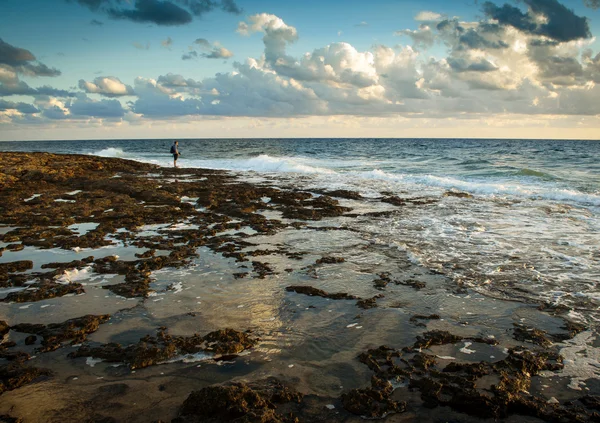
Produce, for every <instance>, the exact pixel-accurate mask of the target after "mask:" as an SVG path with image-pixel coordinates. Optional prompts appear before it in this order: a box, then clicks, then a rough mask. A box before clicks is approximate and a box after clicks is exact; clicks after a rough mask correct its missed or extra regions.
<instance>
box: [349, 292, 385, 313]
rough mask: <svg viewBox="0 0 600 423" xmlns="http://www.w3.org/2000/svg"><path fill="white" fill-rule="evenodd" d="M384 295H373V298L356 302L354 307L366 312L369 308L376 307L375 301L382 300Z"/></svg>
mask: <svg viewBox="0 0 600 423" xmlns="http://www.w3.org/2000/svg"><path fill="white" fill-rule="evenodd" d="M383 297H384V295H381V294H379V295H375V296H374V297H373V298H368V299H366V300H359V301H357V302H356V305H357V306H358V307H360V308H362V309H365V310H368V309H370V308H375V307H377V300H378V299H380V298H383Z"/></svg>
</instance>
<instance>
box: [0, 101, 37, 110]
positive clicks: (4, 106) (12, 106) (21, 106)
mask: <svg viewBox="0 0 600 423" xmlns="http://www.w3.org/2000/svg"><path fill="white" fill-rule="evenodd" d="M6 110H15V111H17V112H19V113H25V114H31V113H39V112H40V111H39V110H38V109H37V108H36V107H35V106H33V105H32V104H28V103H21V102H19V103H14V102H12V101H6V100H1V99H0V111H6Z"/></svg>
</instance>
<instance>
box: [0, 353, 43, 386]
mask: <svg viewBox="0 0 600 423" xmlns="http://www.w3.org/2000/svg"><path fill="white" fill-rule="evenodd" d="M50 375H51V372H50V371H49V370H46V369H38V368H37V367H28V366H25V364H23V362H21V361H18V360H17V361H13V362H10V363H8V364H1V365H0V394H2V393H3V392H6V391H12V390H14V389H17V388H20V387H21V386H24V385H27V384H29V383H31V382H34V381H35V380H37V379H38V378H40V377H42V376H50Z"/></svg>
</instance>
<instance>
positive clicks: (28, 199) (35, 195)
mask: <svg viewBox="0 0 600 423" xmlns="http://www.w3.org/2000/svg"><path fill="white" fill-rule="evenodd" d="M41 196H42V194H33V195H32V196H31V197H29V198H26V199H25V200H23V201H25V202H26V203H28V202H29V201H31V200H33V199H35V198H38V197H41Z"/></svg>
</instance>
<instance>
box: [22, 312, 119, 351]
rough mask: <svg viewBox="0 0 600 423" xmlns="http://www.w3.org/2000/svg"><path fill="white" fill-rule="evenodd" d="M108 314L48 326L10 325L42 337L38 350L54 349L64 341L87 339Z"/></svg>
mask: <svg viewBox="0 0 600 423" xmlns="http://www.w3.org/2000/svg"><path fill="white" fill-rule="evenodd" d="M109 318H110V315H108V314H105V315H100V316H92V315H88V316H84V317H79V318H77V319H70V320H67V321H66V322H63V323H53V324H50V325H48V326H45V325H41V324H29V323H21V324H18V325H15V326H12V327H11V329H12V330H15V331H17V332H24V333H33V334H36V335H39V336H41V337H43V340H42V345H41V347H40V348H38V349H37V351H39V352H49V351H54V350H56V349H58V348H60V347H61V346H62V343H63V342H65V341H69V340H71V344H80V343H82V342H83V341H85V340H86V339H87V335H89V334H90V333H93V332H96V331H97V330H98V328H99V326H100V325H101V324H102V323H105V322H107V321H108V319H109Z"/></svg>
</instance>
